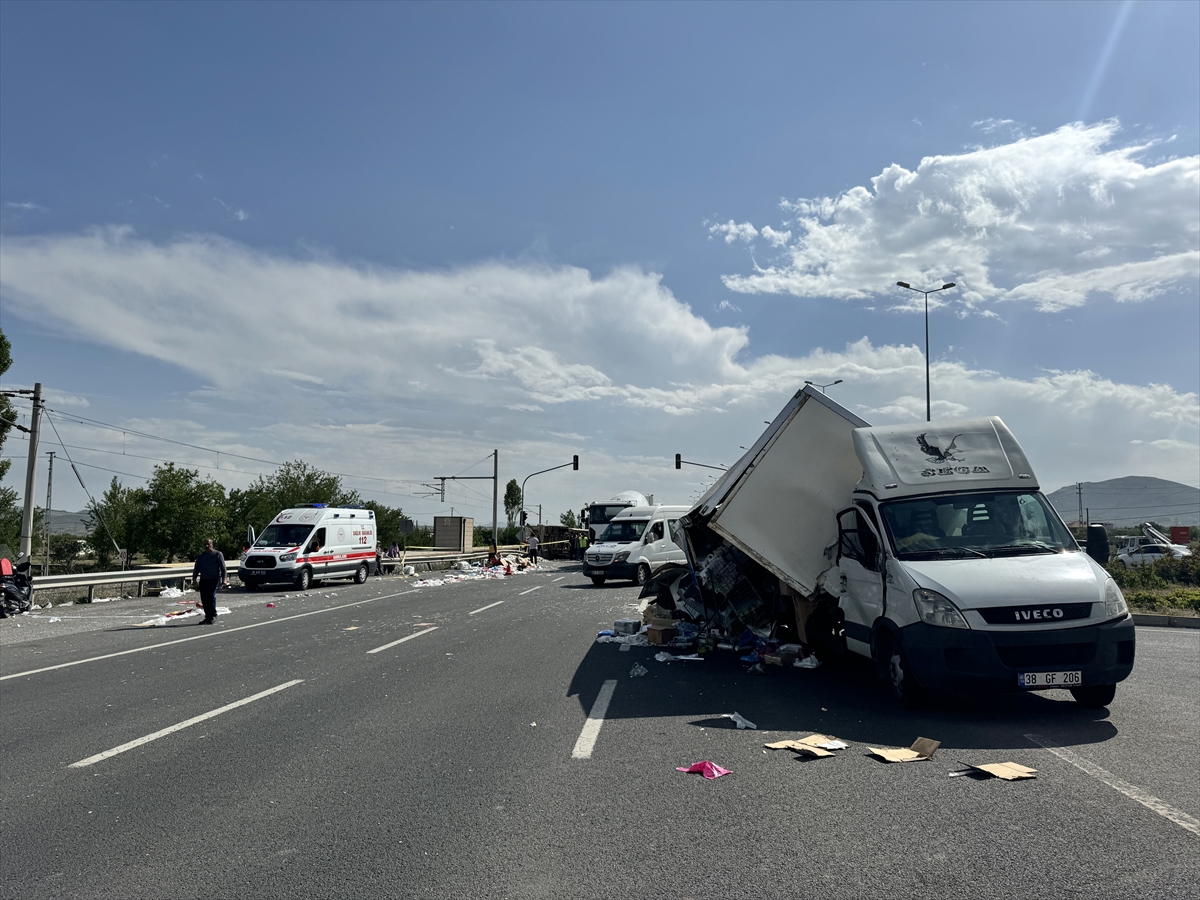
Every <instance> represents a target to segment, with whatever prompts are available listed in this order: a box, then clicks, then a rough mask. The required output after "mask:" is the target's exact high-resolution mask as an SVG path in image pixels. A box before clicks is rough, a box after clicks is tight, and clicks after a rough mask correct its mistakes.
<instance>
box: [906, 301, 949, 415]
mask: <svg viewBox="0 0 1200 900" xmlns="http://www.w3.org/2000/svg"><path fill="white" fill-rule="evenodd" d="M896 287H902V288H907V289H908V290H910V291H916V292H917V293H918V294H924V295H925V421H926V422H928V421H930V415H929V295H930V294H936V293H937V292H938V291H944V290H947V289H949V288H952V287H954V282H953V281H951V282H948V283H946V284H943V285H942V286H941V287H940V288H930V289H929V290H927V291H923V290H921V289H920V288H915V287H913V286H912V285H911V284H909V283H908V282H907V281H897V282H896Z"/></svg>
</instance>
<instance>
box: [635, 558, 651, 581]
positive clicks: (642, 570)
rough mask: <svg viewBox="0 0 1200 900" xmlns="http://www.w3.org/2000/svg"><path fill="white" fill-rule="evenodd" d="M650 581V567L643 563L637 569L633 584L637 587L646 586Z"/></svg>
mask: <svg viewBox="0 0 1200 900" xmlns="http://www.w3.org/2000/svg"><path fill="white" fill-rule="evenodd" d="M649 580H650V567H649V566H648V565H646V564H645V563H642V564H641V565H639V566H638V567H637V572H635V573H634V576H633V583H634V584H637V585H642V584H645V583H646V582H647V581H649Z"/></svg>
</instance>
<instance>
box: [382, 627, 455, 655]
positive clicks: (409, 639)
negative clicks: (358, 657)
mask: <svg viewBox="0 0 1200 900" xmlns="http://www.w3.org/2000/svg"><path fill="white" fill-rule="evenodd" d="M437 630H438V626H436V625H434V626H433V627H432V628H426V629H425V630H423V631H414V632H413V633H412V634H410V635H409V636H408V637H402V638H400V640H398V641H392V642H391V643H390V644H384V645H383V646H382V647H376V648H375V649H374V650H368V651H367V652H368V653H382V652H383V651H384V650H386V649H388V648H389V647H395V646H396V645H397V644H403V643H404V642H405V641H411V640H412V639H413V638H419V637H420V636H421V635H423V634H429V632H431V631H437Z"/></svg>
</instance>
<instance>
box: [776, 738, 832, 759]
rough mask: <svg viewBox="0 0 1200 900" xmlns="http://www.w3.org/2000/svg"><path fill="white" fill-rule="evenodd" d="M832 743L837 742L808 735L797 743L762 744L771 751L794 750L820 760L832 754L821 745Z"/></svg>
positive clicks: (777, 742)
mask: <svg viewBox="0 0 1200 900" xmlns="http://www.w3.org/2000/svg"><path fill="white" fill-rule="evenodd" d="M834 741H837V738H834V737H829V736H828V735H824V734H810V735H809V736H808V737H802V738H800V740H798V741H774V742H773V743H770V744H763V746H764V747H767V748H769V749H771V750H795V751H796V752H798V753H807V754H808V755H809V756H815V757H818V758H820V757H824V756H833V752H832V751H831V750H827V749H825V748H824V747H822V746H821V744H829V743H833V742H834ZM839 743H841V742H839Z"/></svg>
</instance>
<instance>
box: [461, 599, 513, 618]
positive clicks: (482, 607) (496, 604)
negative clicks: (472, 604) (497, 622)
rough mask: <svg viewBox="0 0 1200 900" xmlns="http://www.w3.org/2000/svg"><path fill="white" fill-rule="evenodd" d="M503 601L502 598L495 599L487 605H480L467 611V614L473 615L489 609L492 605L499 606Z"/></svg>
mask: <svg viewBox="0 0 1200 900" xmlns="http://www.w3.org/2000/svg"><path fill="white" fill-rule="evenodd" d="M503 602H504V601H503V600H497V601H496V602H495V603H489V604H488V605H487V606H481V607H479V609H473V610H471V611H470V612H469V613H467V615H468V616H473V615H475V613H481V612H483V611H484V610H485V609H491V608H492V607H493V606H499V605H500V604H501V603H503Z"/></svg>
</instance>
